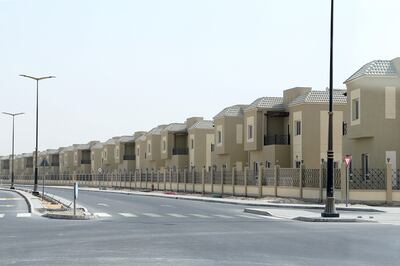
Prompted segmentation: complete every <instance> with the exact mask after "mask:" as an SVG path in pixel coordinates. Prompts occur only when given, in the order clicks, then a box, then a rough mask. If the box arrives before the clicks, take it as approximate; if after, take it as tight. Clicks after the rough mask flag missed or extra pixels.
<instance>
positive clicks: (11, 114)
mask: <svg viewBox="0 0 400 266" xmlns="http://www.w3.org/2000/svg"><path fill="white" fill-rule="evenodd" d="M3 114H5V115H9V116H12V153H11V187H10V189H15V188H14V139H15V138H14V132H15V131H14V124H15V123H14V120H15V117H16V116H17V115H23V114H24V113H7V112H3Z"/></svg>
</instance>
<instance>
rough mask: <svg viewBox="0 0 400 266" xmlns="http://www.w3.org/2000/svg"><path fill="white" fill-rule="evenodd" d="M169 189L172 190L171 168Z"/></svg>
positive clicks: (170, 170) (170, 171)
mask: <svg viewBox="0 0 400 266" xmlns="http://www.w3.org/2000/svg"><path fill="white" fill-rule="evenodd" d="M169 190H171V191H172V169H169Z"/></svg>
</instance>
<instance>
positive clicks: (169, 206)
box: [160, 204, 175, 208]
mask: <svg viewBox="0 0 400 266" xmlns="http://www.w3.org/2000/svg"><path fill="white" fill-rule="evenodd" d="M160 207H168V208H175V207H174V206H171V205H165V204H164V205H160Z"/></svg>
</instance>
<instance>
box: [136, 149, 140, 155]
mask: <svg viewBox="0 0 400 266" xmlns="http://www.w3.org/2000/svg"><path fill="white" fill-rule="evenodd" d="M136 153H137V156H140V149H139V148H137V152H136Z"/></svg>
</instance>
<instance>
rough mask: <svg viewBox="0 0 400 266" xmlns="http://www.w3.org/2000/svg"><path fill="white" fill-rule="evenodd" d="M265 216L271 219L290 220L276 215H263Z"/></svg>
mask: <svg viewBox="0 0 400 266" xmlns="http://www.w3.org/2000/svg"><path fill="white" fill-rule="evenodd" d="M263 217H264V218H267V219H271V220H290V219H287V218H286V219H285V218H281V217H275V216H263Z"/></svg>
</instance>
